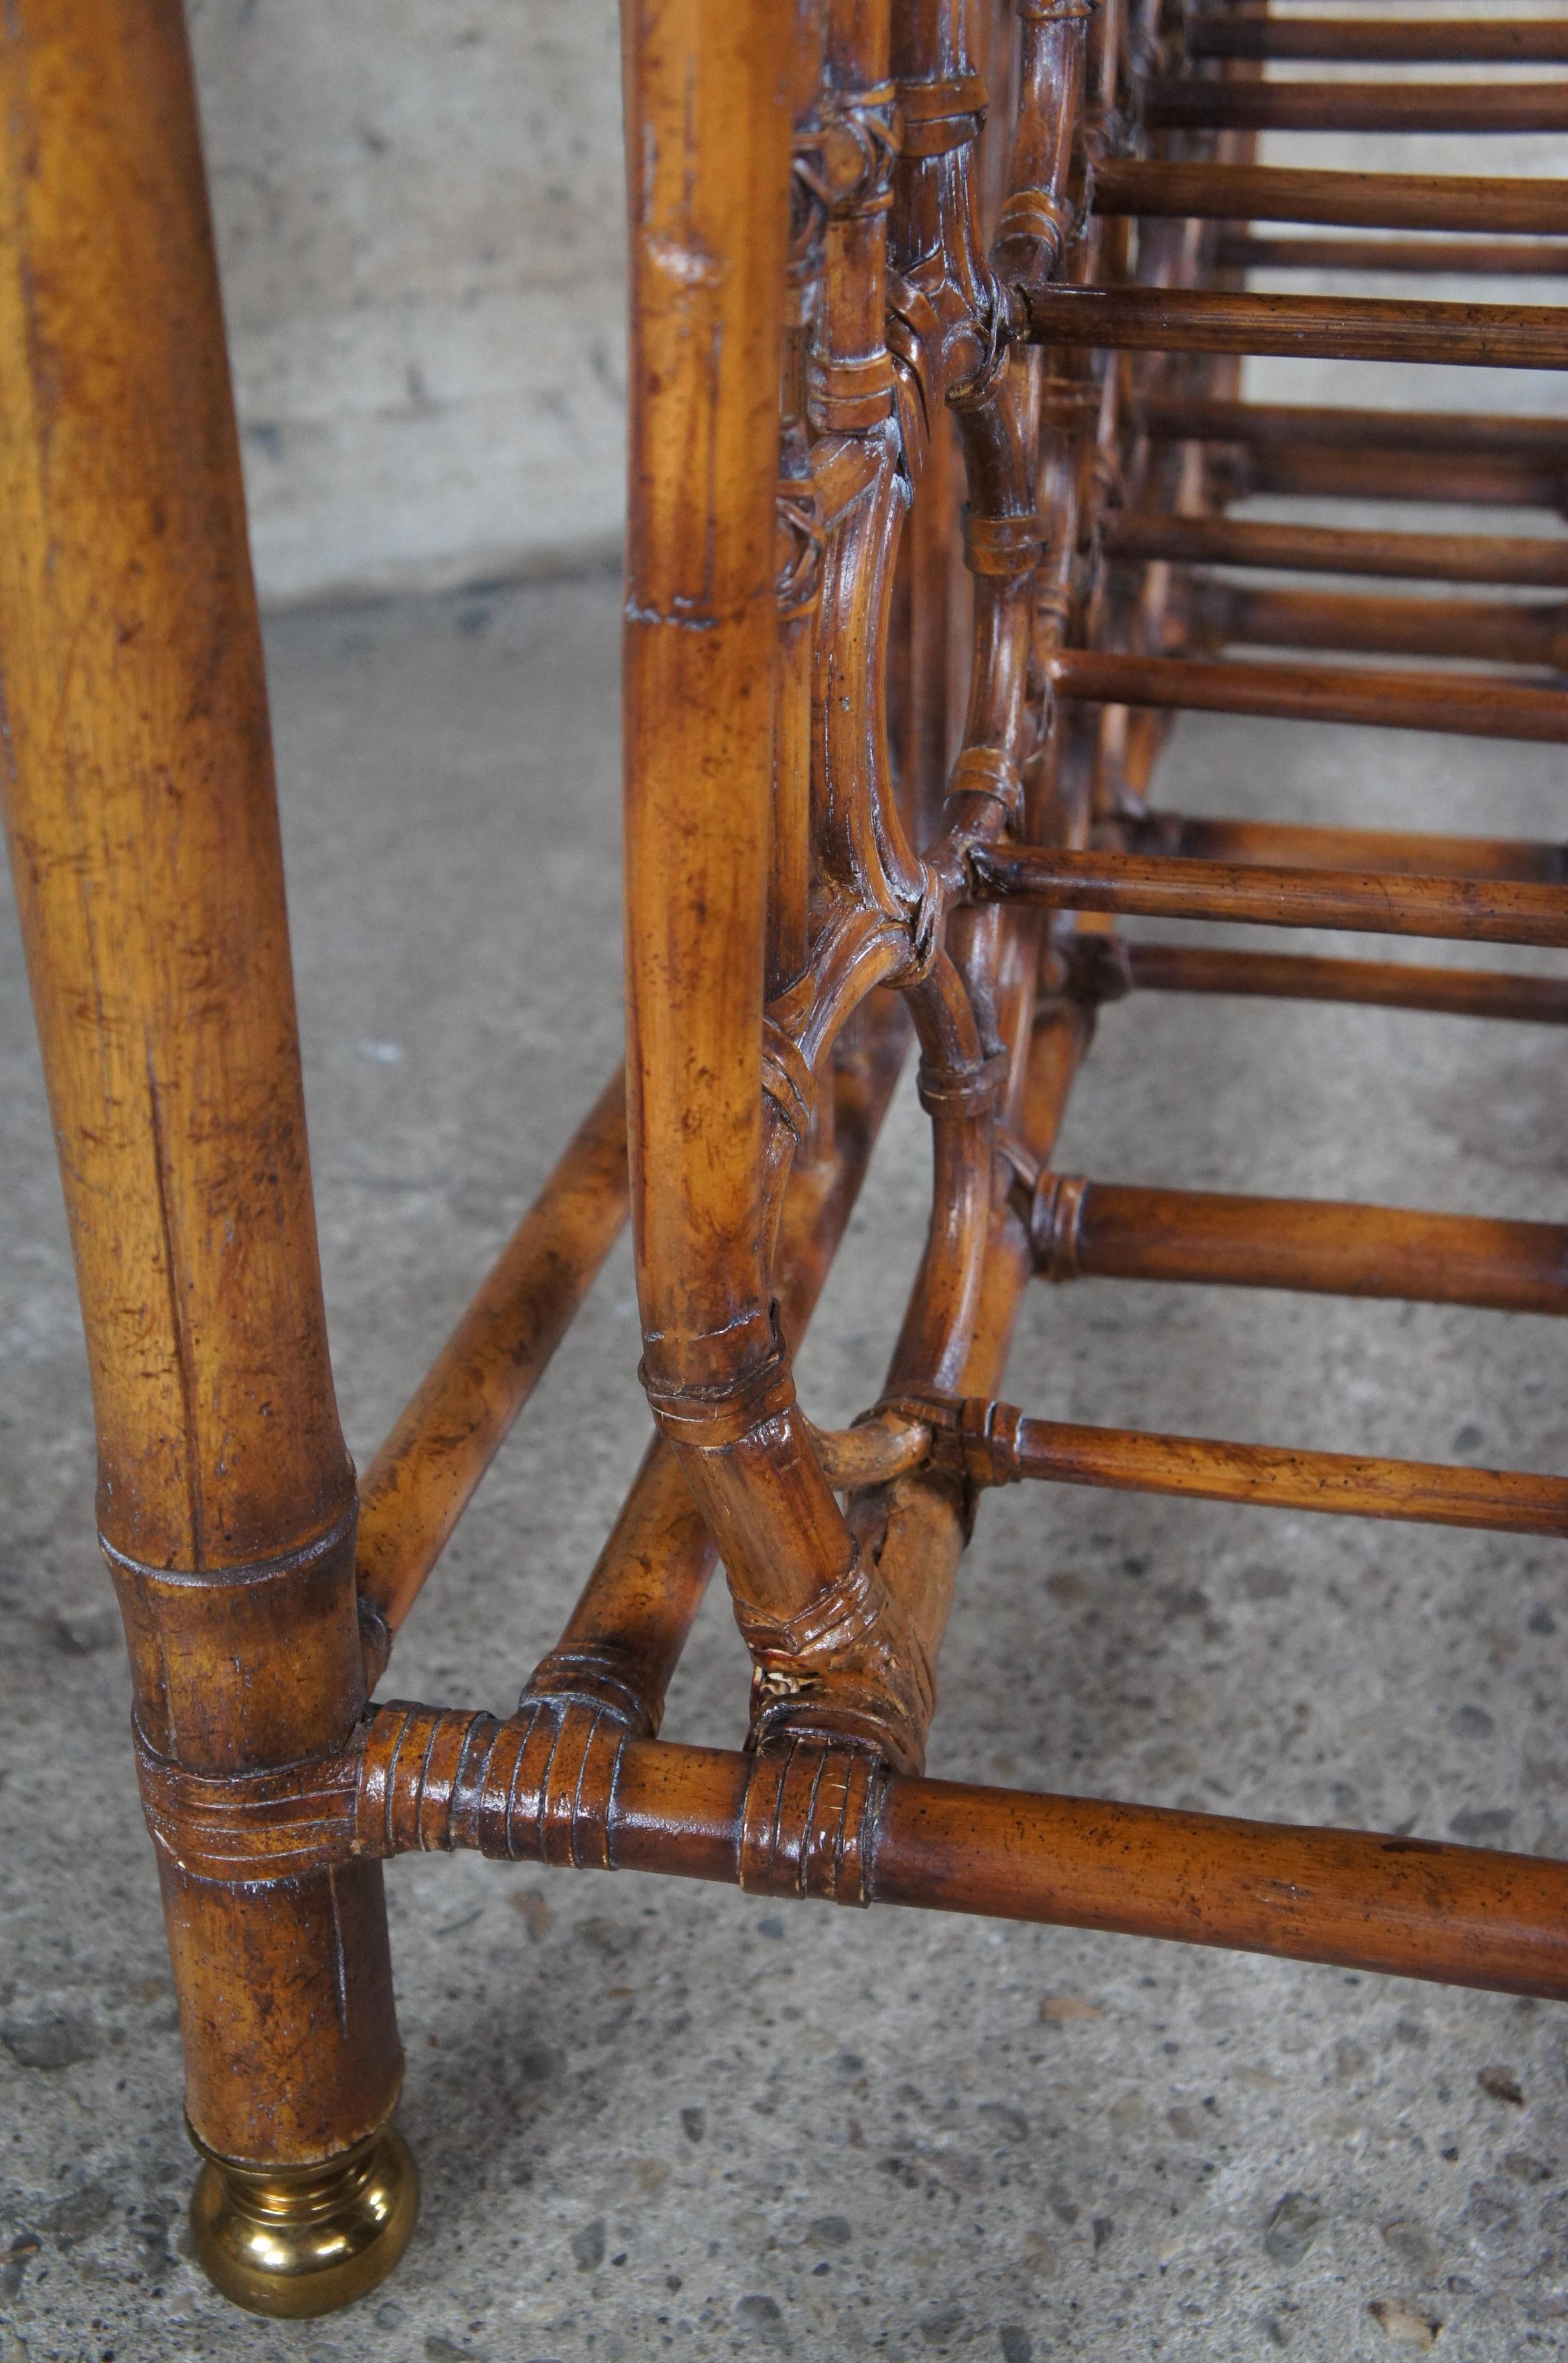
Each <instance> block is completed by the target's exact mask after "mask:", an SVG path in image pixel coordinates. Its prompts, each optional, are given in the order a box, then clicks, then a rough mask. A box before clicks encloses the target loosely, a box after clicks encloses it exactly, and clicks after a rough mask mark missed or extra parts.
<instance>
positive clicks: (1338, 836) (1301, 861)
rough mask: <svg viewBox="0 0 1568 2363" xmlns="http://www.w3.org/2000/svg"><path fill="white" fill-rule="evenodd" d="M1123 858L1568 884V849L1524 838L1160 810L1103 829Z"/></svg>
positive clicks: (1129, 816)
mask: <svg viewBox="0 0 1568 2363" xmlns="http://www.w3.org/2000/svg"><path fill="white" fill-rule="evenodd" d="M1106 826H1107V828H1108V829H1109V830H1110V831H1113V832H1114V835H1113V837H1108V838H1107V842H1108V843H1110V844H1112V845H1114V846H1120V848H1121V850H1122V851H1124V852H1127V853H1170V854H1176V855H1180V856H1181V857H1182V858H1183V859H1192V860H1199V861H1242V862H1245V861H1274V862H1284V863H1286V864H1288V865H1289V866H1290V867H1292V868H1295V869H1311V870H1368V871H1370V870H1377V871H1383V872H1385V873H1386V874H1387V875H1391V876H1394V877H1404V878H1516V879H1521V880H1522V879H1535V880H1536V881H1538V882H1540V884H1542V885H1548V886H1553V885H1555V886H1561V885H1562V884H1564V883H1565V882H1568V845H1552V844H1551V843H1548V842H1543V841H1541V840H1540V839H1538V838H1528V837H1430V836H1419V835H1417V834H1416V832H1415V831H1414V830H1408V831H1407V830H1399V829H1383V828H1321V827H1316V826H1312V825H1311V824H1309V823H1307V822H1302V821H1275V820H1230V819H1214V818H1209V816H1207V815H1194V814H1187V813H1176V812H1165V811H1160V810H1158V809H1156V810H1154V811H1149V812H1144V813H1138V814H1133V815H1123V816H1121V817H1119V818H1118V819H1116V820H1114V821H1111V822H1109V823H1107V824H1106Z"/></svg>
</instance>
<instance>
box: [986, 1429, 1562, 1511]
mask: <svg viewBox="0 0 1568 2363" xmlns="http://www.w3.org/2000/svg"><path fill="white" fill-rule="evenodd" d="M1014 1459H1015V1460H1016V1474H1017V1475H1018V1476H1019V1477H1021V1478H1038V1479H1041V1480H1043V1481H1049V1482H1051V1483H1053V1484H1057V1485H1092V1486H1099V1487H1104V1488H1106V1489H1107V1490H1109V1491H1110V1492H1118V1493H1167V1494H1173V1495H1184V1496H1187V1497H1190V1498H1191V1499H1194V1500H1197V1501H1203V1502H1239V1503H1255V1504H1257V1505H1258V1506H1259V1507H1260V1508H1264V1509H1273V1510H1304V1511H1305V1510H1309V1511H1321V1512H1323V1513H1325V1514H1329V1515H1331V1516H1335V1517H1346V1518H1393V1519H1397V1520H1401V1521H1404V1522H1407V1523H1408V1524H1411V1525H1433V1526H1477V1527H1482V1528H1485V1530H1487V1531H1488V1532H1493V1533H1497V1534H1522V1535H1568V1477H1539V1476H1536V1475H1534V1474H1532V1473H1530V1472H1529V1471H1525V1470H1511V1469H1451V1468H1444V1467H1441V1466H1440V1465H1439V1464H1437V1463H1436V1462H1432V1461H1425V1460H1382V1459H1367V1458H1365V1457H1364V1455H1362V1454H1360V1453H1353V1452H1299V1451H1294V1450H1292V1449H1291V1448H1288V1447H1286V1446H1279V1445H1267V1444H1226V1443H1220V1442H1218V1441H1216V1440H1215V1439H1214V1438H1212V1437H1204V1436H1154V1435H1146V1434H1143V1433H1141V1432H1140V1431H1138V1430H1136V1429H1133V1428H1123V1427H1081V1426H1075V1425H1074V1424H1073V1423H1071V1422H1070V1421H1066V1420H1056V1419H1021V1420H1020V1421H1019V1423H1018V1431H1017V1443H1016V1447H1015V1451H1014Z"/></svg>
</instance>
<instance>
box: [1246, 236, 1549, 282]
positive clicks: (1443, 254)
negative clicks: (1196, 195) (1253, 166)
mask: <svg viewBox="0 0 1568 2363" xmlns="http://www.w3.org/2000/svg"><path fill="white" fill-rule="evenodd" d="M1214 260H1215V261H1216V262H1217V263H1218V264H1219V265H1220V269H1221V270H1225V271H1387V272H1416V273H1425V274H1431V273H1437V274H1447V275H1449V276H1460V275H1466V276H1468V275H1470V274H1474V275H1475V276H1477V277H1486V278H1495V279H1562V278H1568V245H1565V244H1563V243H1562V240H1561V239H1552V240H1551V241H1547V240H1545V239H1457V238H1257V237H1253V236H1249V235H1248V234H1246V233H1245V232H1238V231H1232V230H1222V231H1221V232H1220V236H1219V238H1218V239H1217V240H1216V242H1215V249H1214Z"/></svg>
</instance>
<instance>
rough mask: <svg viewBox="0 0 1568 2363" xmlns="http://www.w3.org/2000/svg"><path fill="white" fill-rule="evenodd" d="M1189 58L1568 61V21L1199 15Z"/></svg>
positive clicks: (1189, 37) (1188, 39)
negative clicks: (1458, 21) (1462, 21)
mask: <svg viewBox="0 0 1568 2363" xmlns="http://www.w3.org/2000/svg"><path fill="white" fill-rule="evenodd" d="M1183 45H1184V47H1185V48H1186V50H1187V56H1188V57H1189V58H1301V59H1309V60H1311V61H1313V62H1314V63H1316V64H1320V65H1418V66H1424V65H1478V66H1479V65H1568V24H1564V23H1562V21H1557V22H1555V23H1554V22H1553V21H1552V20H1551V19H1550V18H1540V17H1514V18H1511V19H1510V18H1507V17H1503V18H1496V19H1494V20H1493V21H1492V22H1490V23H1488V22H1487V21H1486V20H1485V18H1482V19H1481V20H1480V21H1479V22H1474V23H1471V24H1468V25H1462V24H1452V23H1447V24H1445V23H1442V22H1441V21H1437V20H1434V21H1433V22H1431V23H1428V24H1422V23H1420V22H1419V21H1417V22H1415V23H1410V22H1408V21H1396V20H1393V19H1388V20H1383V19H1378V18H1368V19H1365V20H1364V21H1363V22H1360V23H1357V22H1354V21H1350V22H1345V21H1340V22H1335V21H1333V20H1323V19H1319V20H1317V21H1315V22H1314V21H1312V20H1310V19H1303V18H1301V17H1295V18H1292V17H1231V16H1220V15H1218V14H1216V15H1214V16H1211V17H1196V18H1195V19H1194V20H1193V21H1192V22H1191V23H1190V24H1189V25H1188V26H1187V31H1186V33H1185V35H1184V36H1183Z"/></svg>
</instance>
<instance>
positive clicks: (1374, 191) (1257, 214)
mask: <svg viewBox="0 0 1568 2363" xmlns="http://www.w3.org/2000/svg"><path fill="white" fill-rule="evenodd" d="M1215 87H1216V88H1218V87H1220V85H1218V84H1216V85H1215ZM1253 87H1262V85H1253ZM1094 209H1095V211H1096V213H1098V214H1134V215H1152V216H1155V217H1156V218H1158V219H1163V220H1176V221H1181V220H1190V219H1192V218H1194V217H1196V218H1197V219H1198V220H1201V221H1231V222H1249V221H1276V222H1311V223H1316V224H1319V225H1320V226H1321V227H1325V228H1336V229H1407V230H1408V229H1419V230H1445V231H1449V232H1451V233H1453V232H1458V231H1462V230H1469V231H1474V232H1475V233H1477V234H1479V235H1482V236H1489V237H1492V238H1529V237H1541V236H1551V235H1556V236H1559V237H1568V185H1565V184H1564V183H1562V181H1548V180H1526V179H1523V178H1516V179H1504V178H1496V177H1491V176H1481V175H1470V174H1463V173H1458V172H1454V173H1446V172H1309V171H1303V170H1302V169H1300V168H1299V167H1298V166H1296V165H1289V164H1209V163H1186V162H1165V161H1149V160H1147V159H1144V158H1141V157H1126V158H1108V159H1107V161H1105V162H1104V163H1103V164H1100V165H1097V167H1096V169H1095V179H1094Z"/></svg>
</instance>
